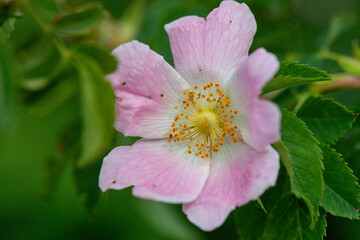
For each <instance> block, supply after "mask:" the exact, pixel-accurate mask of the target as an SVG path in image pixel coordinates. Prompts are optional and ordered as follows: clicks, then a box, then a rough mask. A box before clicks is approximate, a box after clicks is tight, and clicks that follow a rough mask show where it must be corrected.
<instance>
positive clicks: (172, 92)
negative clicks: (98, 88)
mask: <svg viewBox="0 0 360 240" xmlns="http://www.w3.org/2000/svg"><path fill="white" fill-rule="evenodd" d="M113 55H115V57H116V58H117V60H118V68H117V70H116V71H115V72H114V73H112V74H110V75H108V79H109V80H110V81H111V83H112V85H113V88H114V91H115V95H116V97H117V101H116V105H115V107H116V120H115V127H116V129H117V130H119V131H121V132H123V133H124V134H125V135H128V136H141V137H145V138H161V137H164V136H165V135H166V134H167V131H168V130H169V128H170V125H171V123H172V118H173V117H171V116H170V115H171V113H172V112H171V109H172V108H173V107H174V106H173V103H175V102H176V101H177V99H178V97H179V95H180V94H181V93H182V89H186V88H188V84H187V83H186V82H185V81H184V80H183V79H182V78H181V76H180V75H179V74H178V73H177V72H176V71H175V69H173V68H172V67H171V66H170V65H169V64H168V63H167V62H166V61H165V60H164V58H163V57H161V56H160V55H158V54H157V53H155V52H153V51H152V50H151V49H150V48H149V47H148V46H147V45H144V44H142V43H139V42H137V41H131V42H129V43H126V44H122V45H120V46H119V47H118V48H116V49H115V50H114V51H113ZM175 115H176V114H175ZM161 126H162V127H161Z"/></svg>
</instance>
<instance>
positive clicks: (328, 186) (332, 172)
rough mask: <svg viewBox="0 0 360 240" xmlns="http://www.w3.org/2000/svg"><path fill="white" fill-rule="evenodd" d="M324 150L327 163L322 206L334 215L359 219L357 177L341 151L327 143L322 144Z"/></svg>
mask: <svg viewBox="0 0 360 240" xmlns="http://www.w3.org/2000/svg"><path fill="white" fill-rule="evenodd" d="M322 150H323V153H324V165H325V172H324V181H325V189H324V198H323V199H322V201H321V203H322V206H323V207H324V209H325V210H326V211H328V212H329V213H331V214H332V215H335V216H340V217H347V218H350V219H353V218H356V219H359V217H360V214H359V212H358V211H359V208H360V202H359V200H358V199H359V198H360V186H359V184H358V183H357V178H356V177H355V176H354V175H353V172H352V170H351V169H350V168H349V167H348V166H347V163H346V162H344V161H343V159H342V158H341V155H340V154H339V153H337V152H335V150H334V149H332V148H331V147H329V146H327V145H322Z"/></svg>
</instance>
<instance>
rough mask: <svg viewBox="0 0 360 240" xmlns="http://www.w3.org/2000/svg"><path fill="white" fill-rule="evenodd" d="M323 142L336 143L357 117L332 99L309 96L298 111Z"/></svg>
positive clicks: (299, 115) (298, 114)
mask: <svg viewBox="0 0 360 240" xmlns="http://www.w3.org/2000/svg"><path fill="white" fill-rule="evenodd" d="M297 116H298V117H300V118H301V119H302V120H303V121H304V122H305V123H306V125H307V126H308V127H309V129H310V130H311V131H312V133H313V134H314V136H315V137H316V138H317V139H318V140H319V141H320V142H321V143H330V144H334V143H335V141H336V140H337V139H339V138H340V137H342V136H344V134H345V133H346V132H347V131H348V130H349V129H350V128H351V126H352V123H353V122H354V121H355V119H356V117H355V116H354V115H353V113H352V112H350V111H349V110H347V109H346V108H345V107H343V106H341V105H340V104H339V103H337V102H335V101H334V100H332V99H326V98H322V97H309V98H308V99H307V100H306V101H305V103H304V104H303V105H302V106H301V108H300V109H299V111H298V112H297Z"/></svg>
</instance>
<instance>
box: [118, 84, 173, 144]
mask: <svg viewBox="0 0 360 240" xmlns="http://www.w3.org/2000/svg"><path fill="white" fill-rule="evenodd" d="M115 94H116V97H117V98H116V100H115V116H116V117H115V123H114V126H115V129H116V130H118V131H119V132H122V133H123V134H124V135H125V136H141V137H143V138H150V139H155V138H167V137H168V136H169V131H170V129H171V123H172V122H173V121H174V116H176V114H177V112H176V111H175V109H173V108H170V107H169V106H167V105H164V104H160V103H158V102H156V101H153V100H151V99H149V98H146V97H141V96H139V95H135V94H133V93H129V92H127V91H121V90H120V91H117V92H115Z"/></svg>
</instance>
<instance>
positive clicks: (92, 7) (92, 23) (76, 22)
mask: <svg viewBox="0 0 360 240" xmlns="http://www.w3.org/2000/svg"><path fill="white" fill-rule="evenodd" d="M104 16H105V13H104V10H103V9H102V6H101V5H100V4H99V3H91V4H86V5H82V6H80V7H79V8H78V9H75V10H73V11H71V12H69V13H66V14H65V15H64V16H61V17H60V18H58V19H57V21H56V22H55V27H56V30H57V31H58V32H60V33H63V34H71V35H82V34H86V33H88V32H90V31H91V30H93V29H94V28H95V27H97V24H98V23H99V21H100V20H101V19H103V18H104Z"/></svg>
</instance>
